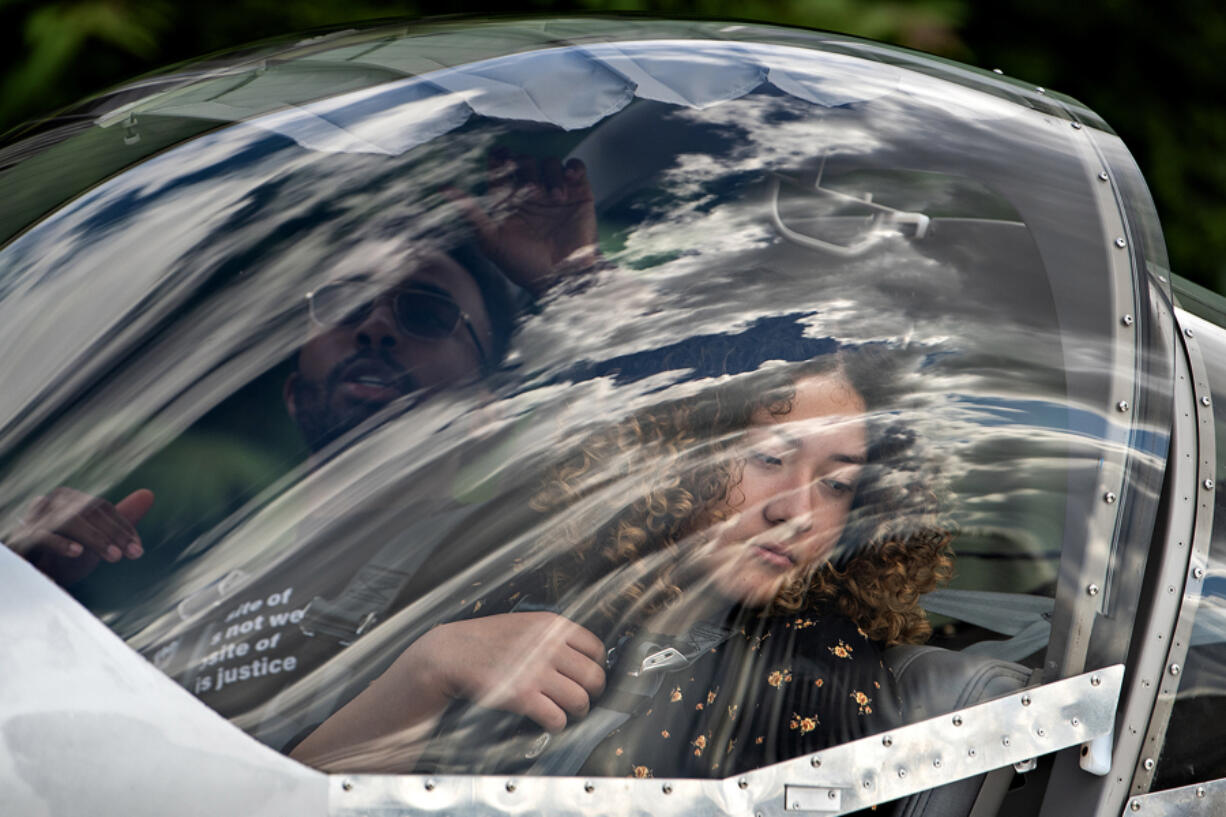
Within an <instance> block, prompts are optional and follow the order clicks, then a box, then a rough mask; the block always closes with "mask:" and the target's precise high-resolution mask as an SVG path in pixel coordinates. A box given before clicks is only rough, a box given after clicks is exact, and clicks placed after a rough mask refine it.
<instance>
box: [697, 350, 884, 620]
mask: <svg viewBox="0 0 1226 817" xmlns="http://www.w3.org/2000/svg"><path fill="white" fill-rule="evenodd" d="M864 411H865V406H864V400H863V399H862V398H861V397H860V395H859V393H857V392H856V391H855V389H854V388H852V386H851V384H849V383H848V382H847V380H846V378H845V377H844V376H843V375H842V374H841V373H839V372H831V373H829V374H822V375H813V376H811V377H806V378H804V379H802V380H800V381H798V382H797V383H796V394H795V397H794V398H793V399H792V401H791V410H790V411H788V412H787V413H786V414H771V413H770V412H769V411H767V410H766V409H764V408H763V409H759V410H758V411H756V412H755V413H754V415H753V418H752V421H751V423H750V426H749V428H748V430H747V431H746V435H745V440H744V458H745V466H744V474H743V476H742V478H741V481H740V483H739V484H738V485H737V486H736V487H735V488H733V490H732V492H731V496H730V500H729V505H728V507H727V508H726V509H725V515H726V519H725V520H724V521H723V522H720V523H718V524H717V526H716V528H715V529H714V531H713V534H714V535H713V536H712V537H711V539H709V540H708V543H707V544H706V545H705V546H704V548H703V552H702V554H701V556H700V559H701V564H700V567H701V568H702V569H703V572H704V573H706V574H707V575H708V576H709V577H710V581H711V584H712V586H713V587H714V589H715V590H716V591H718V592H719V593H720V594H721V595H723V596H725V597H726V598H728V599H729V600H732V601H736V602H740V603H744V604H749V605H752V606H762V605H765V604H767V603H768V602H769V601H770V600H771V599H773V598H774V597H775V596H776V595H777V594H778V593H779V591H780V590H781V589H782V588H783V586H784V585H785V584H786V583H787V582H788V581H789V580H791V579H793V578H796V577H797V576H799V575H803V574H806V573H807V572H808V571H809V570H810V569H812V568H813V567H814V566H816V565H817V564H819V563H821V562H822V561H825V560H826V559H827V558H829V556H830V553H831V551H832V550H833V549H834V546H835V544H836V543H837V542H838V540H839V537H840V535H841V534H842V532H843V526H844V524H845V523H846V522H847V514H848V511H849V510H850V509H851V503H852V499H853V498H854V496H855V492H856V485H857V482H858V480H859V478H860V470H861V468H862V466H863V465H864V461H865V455H866V451H867V440H866V431H865V423H864Z"/></svg>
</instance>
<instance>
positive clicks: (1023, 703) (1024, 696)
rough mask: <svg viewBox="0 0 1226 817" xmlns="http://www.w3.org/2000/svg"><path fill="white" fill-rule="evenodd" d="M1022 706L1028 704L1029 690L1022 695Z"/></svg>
mask: <svg viewBox="0 0 1226 817" xmlns="http://www.w3.org/2000/svg"><path fill="white" fill-rule="evenodd" d="M1022 706H1030V693H1029V692H1027V693H1025V694H1023V695H1022Z"/></svg>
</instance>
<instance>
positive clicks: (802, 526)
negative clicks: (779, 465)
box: [762, 480, 814, 533]
mask: <svg viewBox="0 0 1226 817" xmlns="http://www.w3.org/2000/svg"><path fill="white" fill-rule="evenodd" d="M801 483H802V481H799V480H797V481H795V482H794V483H793V484H790V485H781V486H780V488H779V490H778V491H777V492H776V493H775V494H774V495H773V496H772V497H771V498H770V499H769V500H768V501H767V503H766V504H765V505H764V506H763V509H762V511H763V515H764V516H765V517H766V521H767V522H769V523H770V524H772V525H782V524H784V523H789V524H791V525H793V526H794V527H795V528H796V530H797V532H799V533H807V532H808V531H810V530H811V529H812V528H813V510H814V507H813V505H814V497H813V493H814V492H813V486H812V485H810V484H809V483H808V481H807V480H806V481H803V484H801Z"/></svg>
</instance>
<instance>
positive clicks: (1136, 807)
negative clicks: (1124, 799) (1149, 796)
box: [1128, 800, 1141, 811]
mask: <svg viewBox="0 0 1226 817" xmlns="http://www.w3.org/2000/svg"><path fill="white" fill-rule="evenodd" d="M1128 808H1130V809H1132V810H1133V811H1140V810H1141V801H1140V800H1133V801H1132V802H1131V803H1129V804H1128Z"/></svg>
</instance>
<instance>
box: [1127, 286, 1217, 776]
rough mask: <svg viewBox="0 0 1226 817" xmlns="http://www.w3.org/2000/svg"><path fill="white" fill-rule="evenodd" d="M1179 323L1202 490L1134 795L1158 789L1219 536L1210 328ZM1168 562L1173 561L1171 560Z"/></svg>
mask: <svg viewBox="0 0 1226 817" xmlns="http://www.w3.org/2000/svg"><path fill="white" fill-rule="evenodd" d="M1175 318H1176V321H1177V323H1178V325H1179V337H1180V339H1181V341H1182V344H1183V350H1184V352H1185V354H1186V358H1187V377H1188V379H1189V380H1190V381H1191V386H1192V388H1191V393H1192V398H1193V400H1192V405H1191V406H1187V405H1186V401H1184V402H1185V405H1183V406H1182V408H1181V411H1180V413H1178V414H1177V415H1176V417H1175V422H1176V423H1177V424H1179V423H1181V421H1182V422H1184V423H1186V421H1187V420H1188V419H1190V418H1194V419H1195V422H1196V447H1195V452H1194V453H1193V454H1192V457H1193V459H1194V460H1195V473H1196V477H1195V479H1196V484H1195V485H1193V486H1188V487H1187V490H1186V491H1184V492H1183V493H1180V494H1179V495H1178V496H1177V497H1176V498H1177V499H1179V500H1183V501H1187V502H1191V503H1192V504H1193V505H1194V513H1195V520H1196V521H1195V523H1194V524H1193V526H1192V537H1191V548H1190V553H1189V554H1187V560H1186V561H1185V562H1183V568H1184V569H1183V575H1182V576H1181V577H1180V581H1179V582H1175V581H1172V582H1171V583H1169V584H1168V585H1166V586H1165V587H1163V588H1162V589H1161V591H1160V592H1163V593H1165V594H1170V595H1175V594H1179V595H1180V597H1181V598H1182V604H1181V606H1180V608H1179V620H1178V621H1177V622H1176V624H1175V631H1174V633H1173V634H1172V635H1171V637H1170V640H1169V642H1168V643H1169V646H1168V648H1167V652H1166V660H1165V662H1164V665H1163V667H1162V668H1161V669H1160V670H1159V674H1158V676H1157V677H1158V695H1157V700H1156V701H1155V702H1154V709H1153V713H1152V715H1151V716H1150V720H1149V729H1148V730H1147V732H1146V734H1145V742H1144V744H1143V750H1142V752H1141V755H1140V757H1139V758H1138V759H1137V765H1136V769H1135V771H1134V773H1133V778H1132V792H1133V793H1134V794H1139V793H1141V792H1145V791H1148V790H1149V787H1150V785H1151V784H1152V783H1153V777H1154V770H1155V768H1156V762H1157V759H1158V753H1159V751H1160V750H1161V748H1162V742H1163V740H1164V739H1165V738H1166V727H1167V722H1168V721H1169V719H1170V716H1171V708H1172V707H1173V706H1174V705H1175V694H1176V692H1178V690H1179V681H1180V675H1181V673H1182V671H1183V664H1184V660H1185V659H1186V658H1187V654H1188V645H1189V643H1190V642H1191V640H1192V625H1193V624H1194V623H1195V620H1196V610H1197V608H1198V607H1199V605H1200V598H1201V593H1202V591H1203V589H1204V576H1205V571H1206V568H1207V567H1208V565H1209V544H1210V541H1211V539H1212V535H1213V502H1214V483H1213V479H1214V474H1215V470H1214V469H1215V467H1216V462H1215V459H1216V453H1215V448H1214V445H1215V443H1214V426H1213V408H1212V405H1213V401H1212V395H1211V393H1210V390H1209V378H1208V375H1207V373H1206V371H1205V363H1204V360H1203V358H1202V357H1201V353H1200V348H1199V346H1198V344H1197V342H1196V329H1197V327H1198V326H1205V325H1206V324H1204V322H1203V321H1202V320H1201V319H1200V318H1197V317H1196V316H1195V315H1192V314H1191V313H1188V312H1185V311H1184V310H1182V309H1176V310H1175ZM1176 392H1177V394H1178V393H1182V394H1183V395H1184V396H1185V398H1186V395H1187V393H1188V388H1187V385H1186V384H1184V383H1177V384H1176ZM1188 415H1190V417H1189V416H1188ZM1189 453H1191V452H1189ZM1175 455H1176V456H1179V452H1178V451H1176V452H1175ZM1185 497H1186V500H1185ZM1168 558H1171V557H1169V556H1168Z"/></svg>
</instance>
